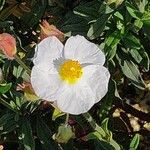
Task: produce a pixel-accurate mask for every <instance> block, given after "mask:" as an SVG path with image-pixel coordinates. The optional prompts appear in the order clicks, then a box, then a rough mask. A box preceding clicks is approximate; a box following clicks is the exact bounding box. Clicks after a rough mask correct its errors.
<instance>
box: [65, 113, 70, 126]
mask: <svg viewBox="0 0 150 150" xmlns="http://www.w3.org/2000/svg"><path fill="white" fill-rule="evenodd" d="M68 120H69V114H68V113H67V114H66V121H65V124H66V125H67V124H68Z"/></svg>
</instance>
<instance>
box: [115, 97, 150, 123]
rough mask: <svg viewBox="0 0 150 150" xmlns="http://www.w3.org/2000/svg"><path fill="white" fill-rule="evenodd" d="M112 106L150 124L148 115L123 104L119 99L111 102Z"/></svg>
mask: <svg viewBox="0 0 150 150" xmlns="http://www.w3.org/2000/svg"><path fill="white" fill-rule="evenodd" d="M113 103H114V105H115V106H116V107H118V108H120V109H122V110H124V111H125V112H126V113H129V114H131V115H133V116H135V117H137V118H139V119H141V120H144V121H147V122H150V114H147V113H144V112H142V111H139V110H137V109H135V108H133V107H132V106H130V105H129V104H127V103H125V102H123V101H122V100H120V99H115V100H114V101H113Z"/></svg>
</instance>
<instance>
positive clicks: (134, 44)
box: [123, 33, 141, 49]
mask: <svg viewBox="0 0 150 150" xmlns="http://www.w3.org/2000/svg"><path fill="white" fill-rule="evenodd" d="M123 42H124V44H125V46H126V47H127V48H130V49H132V48H134V49H140V48H141V43H140V41H139V39H138V38H136V37H135V36H134V35H132V34H130V33H128V34H127V35H126V36H125V37H124V38H123Z"/></svg>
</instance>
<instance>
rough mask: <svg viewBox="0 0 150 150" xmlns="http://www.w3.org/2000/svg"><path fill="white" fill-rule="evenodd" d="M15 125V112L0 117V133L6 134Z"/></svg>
mask: <svg viewBox="0 0 150 150" xmlns="http://www.w3.org/2000/svg"><path fill="white" fill-rule="evenodd" d="M16 127H17V124H16V121H15V114H14V113H12V114H9V113H8V114H5V115H3V116H2V117H1V118H0V135H2V134H7V133H9V132H11V131H13V130H14V129H15V128H16Z"/></svg>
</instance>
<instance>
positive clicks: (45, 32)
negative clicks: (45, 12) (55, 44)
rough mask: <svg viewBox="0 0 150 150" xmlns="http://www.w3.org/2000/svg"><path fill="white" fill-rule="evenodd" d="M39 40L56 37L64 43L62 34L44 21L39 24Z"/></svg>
mask: <svg viewBox="0 0 150 150" xmlns="http://www.w3.org/2000/svg"><path fill="white" fill-rule="evenodd" d="M40 27H41V34H40V39H41V40H43V39H45V38H47V37H49V36H56V37H57V38H58V39H59V40H60V41H64V33H63V32H61V31H59V30H58V29H57V28H56V27H55V26H54V25H50V24H49V23H48V22H47V21H46V20H43V21H42V23H41V24H40Z"/></svg>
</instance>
